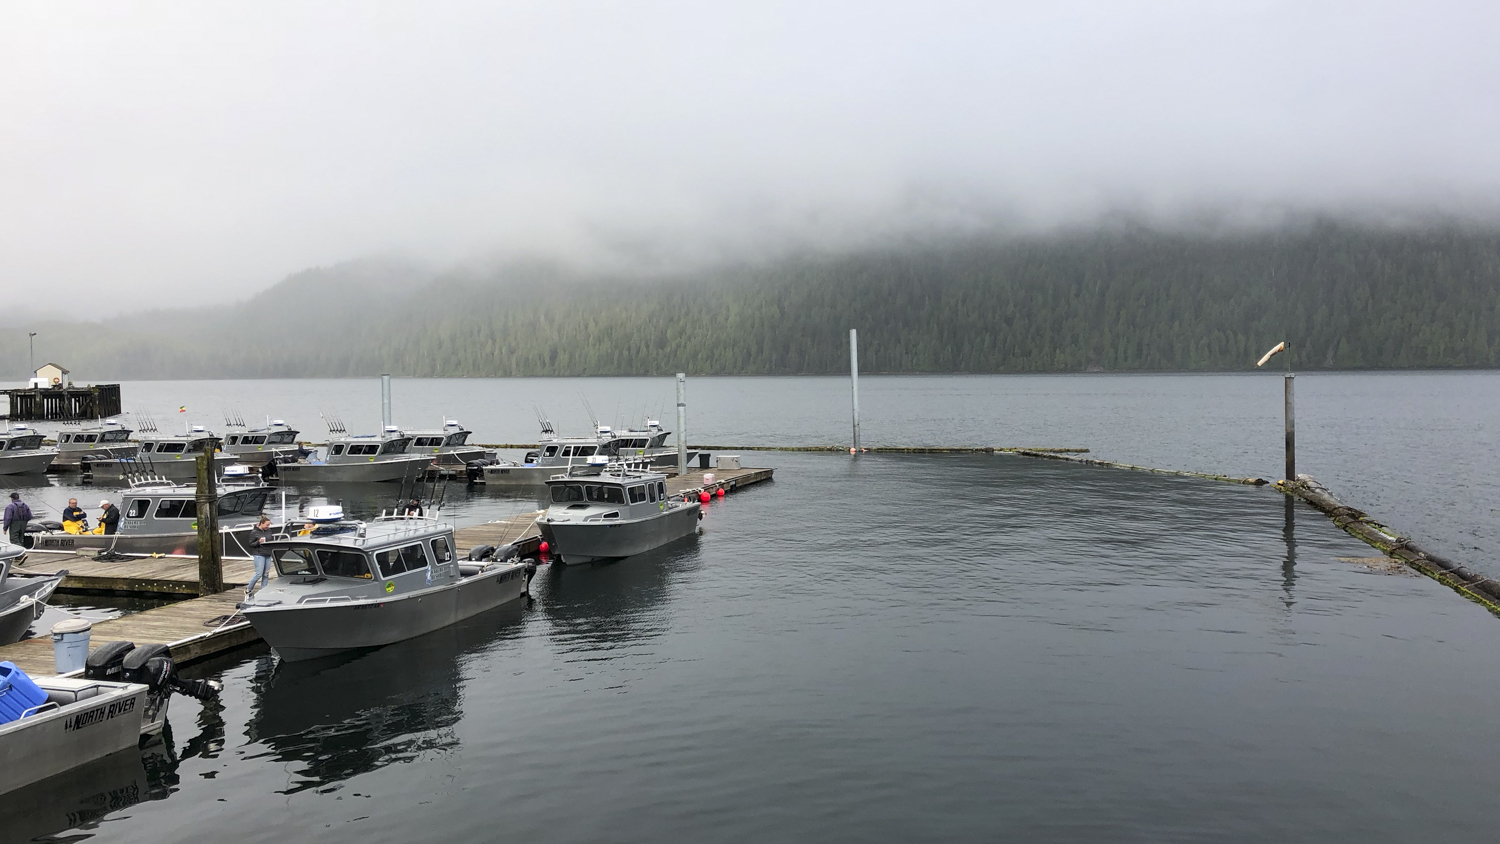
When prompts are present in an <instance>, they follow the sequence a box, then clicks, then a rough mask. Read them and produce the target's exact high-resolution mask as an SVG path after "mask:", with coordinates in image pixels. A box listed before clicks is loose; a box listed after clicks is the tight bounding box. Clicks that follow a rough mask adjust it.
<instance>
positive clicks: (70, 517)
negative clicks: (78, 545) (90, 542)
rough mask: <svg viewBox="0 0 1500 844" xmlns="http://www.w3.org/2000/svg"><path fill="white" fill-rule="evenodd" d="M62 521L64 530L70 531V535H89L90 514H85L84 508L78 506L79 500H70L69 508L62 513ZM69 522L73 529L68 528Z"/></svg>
mask: <svg viewBox="0 0 1500 844" xmlns="http://www.w3.org/2000/svg"><path fill="white" fill-rule="evenodd" d="M62 520H63V530H66V531H68V533H88V530H89V514H88V513H85V512H83V508H82V507H79V506H78V499H76V498H69V499H68V506H66V507H64V508H63V511H62ZM68 522H72V523H73V527H72V528H71V529H69V528H68Z"/></svg>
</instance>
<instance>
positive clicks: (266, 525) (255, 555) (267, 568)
mask: <svg viewBox="0 0 1500 844" xmlns="http://www.w3.org/2000/svg"><path fill="white" fill-rule="evenodd" d="M274 534H275V531H273V530H271V520H270V518H268V517H266V516H261V517H260V521H258V522H256V523H255V528H254V529H252V530H251V531H250V557H251V559H253V560H255V574H252V575H250V582H249V583H246V584H245V600H247V601H248V600H250V599H251V598H254V597H255V593H256V591H257V590H259V589H261V588H262V587H265V586H270V585H271V552H270V551H268V550H267V549H266V548H265V544H266V543H267V542H270V541H271V537H272V536H273V535H274ZM256 584H259V585H258V586H257V585H256Z"/></svg>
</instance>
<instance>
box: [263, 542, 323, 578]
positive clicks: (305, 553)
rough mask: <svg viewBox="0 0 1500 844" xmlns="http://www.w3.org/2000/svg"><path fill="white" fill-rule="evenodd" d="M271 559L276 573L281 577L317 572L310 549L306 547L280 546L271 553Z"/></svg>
mask: <svg viewBox="0 0 1500 844" xmlns="http://www.w3.org/2000/svg"><path fill="white" fill-rule="evenodd" d="M272 559H273V560H274V561H275V563H276V572H277V574H280V575H281V576H282V577H298V576H301V575H308V574H317V573H318V567H317V565H316V564H315V563H313V558H312V551H310V550H308V549H306V548H280V549H277V550H276V551H275V552H274V553H273V554H272Z"/></svg>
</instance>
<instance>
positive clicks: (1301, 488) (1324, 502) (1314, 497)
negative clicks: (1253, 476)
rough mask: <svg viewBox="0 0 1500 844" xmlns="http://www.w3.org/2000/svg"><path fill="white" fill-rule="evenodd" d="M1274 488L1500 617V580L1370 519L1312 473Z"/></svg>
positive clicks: (1282, 482) (1355, 536)
mask: <svg viewBox="0 0 1500 844" xmlns="http://www.w3.org/2000/svg"><path fill="white" fill-rule="evenodd" d="M1276 488H1277V489H1278V490H1280V491H1281V492H1283V493H1286V494H1287V495H1290V496H1293V497H1295V498H1300V499H1302V500H1303V501H1306V502H1307V503H1308V504H1311V505H1312V506H1313V507H1315V508H1317V509H1318V510H1320V511H1322V512H1323V513H1324V514H1325V515H1327V516H1328V518H1329V519H1330V520H1332V521H1333V523H1334V524H1335V525H1337V526H1338V527H1340V528H1342V529H1343V531H1344V532H1345V533H1347V534H1349V535H1350V536H1352V537H1354V538H1355V539H1358V540H1361V541H1363V542H1365V543H1367V544H1369V545H1371V546H1373V547H1375V548H1378V549H1380V550H1381V551H1383V552H1385V553H1386V554H1387V555H1388V556H1390V557H1392V558H1394V559H1397V560H1400V561H1401V562H1403V563H1405V564H1406V565H1408V566H1410V567H1411V568H1413V569H1415V570H1416V571H1418V572H1420V573H1421V574H1425V575H1427V576H1428V577H1430V578H1432V579H1433V580H1436V581H1437V582H1438V583H1441V584H1443V585H1444V586H1447V587H1448V588H1449V589H1452V590H1453V591H1455V592H1457V593H1459V594H1460V595H1463V596H1464V597H1465V598H1468V599H1469V600H1471V601H1474V602H1475V603H1477V604H1479V605H1481V606H1483V607H1484V608H1485V609H1487V610H1489V611H1490V612H1491V613H1493V614H1495V615H1496V616H1500V583H1496V582H1495V581H1494V580H1492V579H1491V578H1489V577H1487V576H1485V575H1483V574H1480V573H1479V572H1476V571H1474V570H1472V569H1469V568H1466V567H1464V566H1462V565H1459V564H1458V563H1455V562H1453V561H1452V560H1449V559H1447V558H1446V557H1441V556H1439V555H1437V554H1434V553H1432V552H1431V551H1428V550H1426V549H1425V548H1422V547H1421V546H1419V545H1417V543H1415V542H1413V541H1412V539H1411V537H1408V536H1405V535H1404V534H1402V533H1401V532H1400V531H1398V530H1396V529H1395V528H1393V527H1391V526H1389V525H1386V524H1383V523H1381V522H1378V521H1376V520H1375V519H1372V518H1370V516H1369V515H1368V514H1366V513H1365V512H1364V511H1363V510H1359V509H1356V508H1354V507H1350V506H1349V505H1347V504H1344V503H1343V502H1342V501H1339V500H1338V497H1337V496H1335V495H1334V494H1333V493H1331V492H1329V491H1328V488H1327V487H1325V486H1323V485H1322V484H1321V483H1319V482H1318V481H1317V479H1316V478H1314V477H1313V476H1312V475H1298V476H1297V478H1296V480H1293V481H1284V480H1283V481H1277V482H1276Z"/></svg>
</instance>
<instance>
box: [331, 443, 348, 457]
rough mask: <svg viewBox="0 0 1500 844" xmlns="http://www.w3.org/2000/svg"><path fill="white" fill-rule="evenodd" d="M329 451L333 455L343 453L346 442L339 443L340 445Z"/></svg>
mask: <svg viewBox="0 0 1500 844" xmlns="http://www.w3.org/2000/svg"><path fill="white" fill-rule="evenodd" d="M328 453H329V454H331V455H333V456H334V457H337V456H339V455H340V454H343V453H344V444H343V443H339V444H338V445H336V446H334V447H333V448H331V449H329V452H328Z"/></svg>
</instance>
